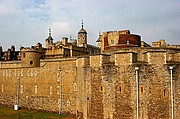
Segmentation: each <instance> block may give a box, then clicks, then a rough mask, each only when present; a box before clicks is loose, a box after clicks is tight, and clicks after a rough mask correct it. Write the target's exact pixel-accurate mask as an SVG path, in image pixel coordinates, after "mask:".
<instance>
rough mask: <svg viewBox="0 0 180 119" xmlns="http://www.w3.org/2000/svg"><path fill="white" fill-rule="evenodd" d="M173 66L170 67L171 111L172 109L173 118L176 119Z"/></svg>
mask: <svg viewBox="0 0 180 119" xmlns="http://www.w3.org/2000/svg"><path fill="white" fill-rule="evenodd" d="M173 68H174V67H173V66H170V67H169V69H170V72H171V108H172V109H171V111H172V115H171V116H172V119H174V103H173V100H174V99H173V82H172V78H173V77H172V75H173Z"/></svg>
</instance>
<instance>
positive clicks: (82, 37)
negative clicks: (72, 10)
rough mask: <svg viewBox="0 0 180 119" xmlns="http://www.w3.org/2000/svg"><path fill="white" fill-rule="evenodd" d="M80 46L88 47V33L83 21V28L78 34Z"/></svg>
mask: <svg viewBox="0 0 180 119" xmlns="http://www.w3.org/2000/svg"><path fill="white" fill-rule="evenodd" d="M78 46H79V47H87V32H86V30H84V28H83V20H82V28H81V30H80V31H79V32H78Z"/></svg>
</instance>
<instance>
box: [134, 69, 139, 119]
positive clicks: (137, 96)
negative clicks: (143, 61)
mask: <svg viewBox="0 0 180 119" xmlns="http://www.w3.org/2000/svg"><path fill="white" fill-rule="evenodd" d="M135 71H136V111H137V112H136V119H139V79H138V75H139V67H135Z"/></svg>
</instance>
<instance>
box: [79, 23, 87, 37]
mask: <svg viewBox="0 0 180 119" xmlns="http://www.w3.org/2000/svg"><path fill="white" fill-rule="evenodd" d="M80 33H84V34H87V32H86V30H84V28H83V20H82V28H81V30H80V31H79V32H78V34H80Z"/></svg>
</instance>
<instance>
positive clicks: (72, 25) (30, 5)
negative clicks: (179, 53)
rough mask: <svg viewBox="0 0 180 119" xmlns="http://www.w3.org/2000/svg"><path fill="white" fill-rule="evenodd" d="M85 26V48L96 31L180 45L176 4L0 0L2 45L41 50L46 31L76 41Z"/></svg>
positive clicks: (165, 0) (173, 0) (172, 0)
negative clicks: (121, 32)
mask: <svg viewBox="0 0 180 119" xmlns="http://www.w3.org/2000/svg"><path fill="white" fill-rule="evenodd" d="M81 20H84V28H85V29H86V31H87V32H88V42H89V44H95V41H96V40H97V38H98V34H99V30H100V31H101V32H104V31H109V30H112V31H115V30H125V29H129V30H130V31H131V33H134V34H139V35H141V37H142V40H143V41H145V42H147V43H149V44H151V42H152V41H157V40H159V39H165V40H166V42H167V43H169V44H180V0H0V45H1V46H2V47H3V49H4V50H7V48H9V47H10V46H11V45H15V46H16V49H17V50H19V48H20V46H24V47H26V46H31V45H35V44H36V43H38V42H40V43H42V44H43V45H44V44H45V39H46V38H47V37H48V29H49V28H51V29H52V36H53V38H54V40H55V41H58V40H60V39H61V38H62V37H64V36H66V37H70V35H71V36H72V38H75V39H77V32H78V31H79V30H80V28H81Z"/></svg>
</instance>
